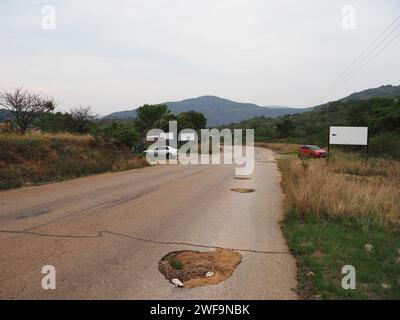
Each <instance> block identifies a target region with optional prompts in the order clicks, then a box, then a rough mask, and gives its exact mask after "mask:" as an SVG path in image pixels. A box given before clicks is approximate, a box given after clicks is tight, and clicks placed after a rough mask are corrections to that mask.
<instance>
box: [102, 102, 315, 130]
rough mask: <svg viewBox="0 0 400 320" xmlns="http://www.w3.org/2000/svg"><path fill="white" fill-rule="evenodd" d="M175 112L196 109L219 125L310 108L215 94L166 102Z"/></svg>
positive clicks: (128, 114) (124, 114)
mask: <svg viewBox="0 0 400 320" xmlns="http://www.w3.org/2000/svg"><path fill="white" fill-rule="evenodd" d="M165 104H166V105H168V107H169V109H170V110H171V112H172V113H174V114H179V113H181V112H185V111H190V110H194V111H197V112H202V113H203V114H204V115H205V117H206V118H207V120H208V125H209V126H218V125H223V124H228V123H232V122H238V121H242V120H247V119H251V118H253V117H260V116H264V117H271V118H276V117H279V116H282V115H287V114H296V113H301V112H305V111H308V110H310V109H296V108H289V107H277V106H268V107H261V106H258V105H256V104H252V103H239V102H235V101H231V100H228V99H223V98H219V97H215V96H203V97H198V98H193V99H186V100H182V101H175V102H165ZM135 117H136V110H134V109H133V110H128V111H120V112H114V113H111V114H109V115H108V116H106V117H104V118H105V119H110V118H114V119H126V118H135Z"/></svg>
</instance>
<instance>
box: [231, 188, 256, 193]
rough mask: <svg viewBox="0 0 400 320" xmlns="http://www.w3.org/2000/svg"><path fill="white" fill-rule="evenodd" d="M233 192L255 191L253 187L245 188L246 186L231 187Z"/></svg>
mask: <svg viewBox="0 0 400 320" xmlns="http://www.w3.org/2000/svg"><path fill="white" fill-rule="evenodd" d="M231 191H233V192H238V193H253V192H256V190H254V189H247V188H233V189H231Z"/></svg>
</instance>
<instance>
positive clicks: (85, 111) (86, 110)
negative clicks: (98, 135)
mask: <svg viewBox="0 0 400 320" xmlns="http://www.w3.org/2000/svg"><path fill="white" fill-rule="evenodd" d="M70 115H71V118H72V127H73V132H77V133H87V132H89V129H90V125H91V123H92V120H93V119H94V118H95V117H96V115H95V114H94V113H93V111H92V107H91V106H86V107H82V106H79V107H77V108H73V109H71V111H70Z"/></svg>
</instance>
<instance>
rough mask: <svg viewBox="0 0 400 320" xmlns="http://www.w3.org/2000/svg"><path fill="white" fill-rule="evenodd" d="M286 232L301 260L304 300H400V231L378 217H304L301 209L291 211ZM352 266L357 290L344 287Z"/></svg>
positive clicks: (300, 287)
mask: <svg viewBox="0 0 400 320" xmlns="http://www.w3.org/2000/svg"><path fill="white" fill-rule="evenodd" d="M283 230H284V234H285V236H286V239H287V242H288V245H289V248H290V250H291V251H292V253H293V254H294V255H295V257H296V259H297V265H298V292H299V294H300V296H301V297H302V298H304V299H400V262H399V261H400V253H399V251H398V250H399V249H400V235H399V233H396V232H394V231H393V230H391V229H390V228H388V227H387V226H385V225H383V224H382V223H380V222H378V221H376V220H374V219H373V218H371V219H368V220H367V219H363V220H359V219H356V218H350V219H344V218H342V217H335V218H332V217H321V216H317V215H304V216H303V215H302V214H300V213H299V212H297V211H295V210H289V211H288V214H287V216H286V220H285V224H284V227H283ZM366 244H371V245H372V246H373V248H374V249H373V251H372V252H368V251H367V250H365V248H364V247H365V245H366ZM346 265H351V266H354V267H355V270H356V289H355V290H344V289H343V288H342V284H341V283H342V278H343V277H344V276H345V274H342V273H341V272H342V268H343V267H344V266H346Z"/></svg>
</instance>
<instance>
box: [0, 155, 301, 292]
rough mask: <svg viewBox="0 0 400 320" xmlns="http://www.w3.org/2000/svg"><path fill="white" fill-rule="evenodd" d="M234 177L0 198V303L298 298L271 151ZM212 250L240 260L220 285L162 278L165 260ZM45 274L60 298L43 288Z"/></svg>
mask: <svg viewBox="0 0 400 320" xmlns="http://www.w3.org/2000/svg"><path fill="white" fill-rule="evenodd" d="M234 176H235V171H234V165H189V166H183V165H165V166H155V167H148V168H144V169H139V170H132V171H126V172H120V173H113V174H101V175H97V176H91V177H85V178H80V179H75V180H71V181H66V182H60V183H53V184H47V185H43V186H37V187H28V188H23V189H19V190H13V191H7V192H1V193H0V230H1V231H0V252H1V254H0V271H1V272H0V298H2V299H36V298H38V299H296V298H297V295H296V294H295V292H294V291H293V290H292V288H295V287H296V265H295V260H294V258H293V257H292V255H290V253H289V252H288V248H287V246H286V244H285V240H284V238H283V235H282V232H281V229H280V225H279V221H280V220H281V219H282V214H283V212H282V193H281V190H280V184H279V183H280V175H279V172H278V170H277V167H276V164H275V163H274V157H273V154H272V152H271V151H269V150H265V149H257V148H256V163H255V171H254V173H253V175H252V176H251V180H247V181H245V180H235V179H234ZM231 188H253V189H255V190H256V192H255V193H252V194H240V193H234V192H232V191H230V189H231ZM213 247H221V248H230V249H236V250H240V251H239V252H240V253H241V254H242V256H243V259H242V262H241V264H240V265H239V266H238V267H237V269H236V271H235V272H234V274H233V275H232V276H231V277H230V278H229V279H227V280H226V281H224V282H223V283H220V284H218V285H215V286H209V287H203V288H195V289H181V288H175V287H174V286H173V285H172V284H171V283H169V282H168V281H167V280H165V278H164V276H163V275H162V274H160V273H159V271H158V268H157V266H158V261H159V259H160V258H161V257H162V256H164V255H165V254H167V253H168V252H171V251H176V250H186V249H189V250H200V251H208V250H213V249H212V248H213ZM44 265H53V266H54V267H55V268H56V290H44V289H43V288H42V286H41V281H42V277H43V274H41V269H42V267H43V266H44Z"/></svg>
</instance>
